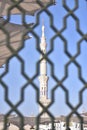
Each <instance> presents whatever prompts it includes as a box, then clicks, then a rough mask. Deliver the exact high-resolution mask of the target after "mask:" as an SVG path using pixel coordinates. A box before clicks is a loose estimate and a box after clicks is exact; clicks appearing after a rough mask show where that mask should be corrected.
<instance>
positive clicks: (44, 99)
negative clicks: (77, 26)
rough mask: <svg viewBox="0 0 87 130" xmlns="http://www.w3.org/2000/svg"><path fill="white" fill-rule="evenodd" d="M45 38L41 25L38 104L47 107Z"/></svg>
mask: <svg viewBox="0 0 87 130" xmlns="http://www.w3.org/2000/svg"><path fill="white" fill-rule="evenodd" d="M46 48H47V44H46V38H45V26H44V24H43V25H42V36H41V43H40V49H41V52H42V54H41V56H40V60H41V62H40V76H39V82H40V102H41V103H42V104H43V105H44V106H47V105H48V104H49V103H50V99H48V79H49V77H48V76H47V61H46V59H45V58H44V57H43V56H44V55H45V54H46ZM41 111H42V108H41V107H39V112H41ZM42 117H44V118H46V117H48V115H47V113H44V114H43V116H42Z"/></svg>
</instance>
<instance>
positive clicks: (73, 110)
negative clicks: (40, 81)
mask: <svg viewBox="0 0 87 130" xmlns="http://www.w3.org/2000/svg"><path fill="white" fill-rule="evenodd" d="M3 2H4V3H5V0H3ZM8 2H9V1H8ZM11 2H12V3H14V4H12V5H11V6H10V7H9V8H8V10H7V19H6V20H5V21H3V22H0V31H1V32H2V33H3V35H4V36H5V37H6V48H7V52H9V53H10V55H8V54H6V52H4V53H5V56H4V57H2V56H1V54H0V60H1V61H2V58H6V61H5V62H4V63H6V65H5V71H3V72H2V73H1V74H0V85H1V86H0V87H2V88H3V90H4V91H3V92H4V102H6V104H8V106H9V107H10V110H9V111H8V112H7V113H6V114H5V119H4V130H6V129H7V122H8V118H9V116H10V115H11V113H12V112H15V113H16V114H17V115H18V116H19V119H20V121H19V122H20V130H23V129H24V128H23V126H24V116H23V114H22V113H21V112H20V110H19V109H18V107H19V106H20V105H21V104H22V103H23V102H24V93H25V90H26V88H27V86H28V85H32V87H33V89H34V91H35V94H36V103H37V104H38V105H40V106H41V107H42V109H43V111H42V112H41V113H40V114H38V115H37V117H36V125H37V128H36V129H37V130H39V124H40V117H41V115H42V114H43V112H46V113H48V115H49V118H50V120H51V122H52V129H54V119H55V116H54V115H53V114H52V113H51V112H50V111H49V108H50V107H51V106H52V105H53V104H54V103H55V93H56V91H57V89H58V88H59V87H60V88H61V89H62V91H63V92H64V95H65V103H66V105H67V107H68V108H70V113H69V114H68V115H67V116H66V126H67V129H68V127H69V122H70V118H71V117H72V115H74V114H75V115H76V116H77V117H78V119H79V121H80V123H81V130H83V118H82V117H81V115H80V114H79V112H78V109H79V108H80V107H81V106H82V104H83V93H84V92H85V91H86V87H87V81H86V78H85V77H84V76H83V75H84V74H83V67H82V64H80V62H78V60H77V58H78V57H79V56H80V55H81V50H82V45H83V41H85V42H87V34H86V33H85V32H84V31H83V29H81V26H80V18H79V17H78V16H77V15H76V11H77V10H78V9H79V8H80V7H79V3H80V2H79V0H73V2H74V4H73V7H72V8H71V6H70V5H69V4H68V0H62V2H61V3H62V5H61V8H63V10H64V11H65V12H66V13H64V16H63V18H62V23H63V25H62V27H61V29H58V28H57V27H56V26H55V24H54V21H55V17H54V15H55V14H53V13H52V12H51V11H50V10H49V9H48V8H49V7H50V6H53V4H56V5H55V6H57V4H58V3H55V1H53V0H50V3H49V4H48V5H47V6H45V7H44V6H43V4H42V2H40V1H39V0H37V4H38V5H39V6H40V7H41V8H43V9H41V10H40V11H38V13H37V14H36V23H35V24H34V25H33V26H32V27H31V26H28V24H27V23H26V20H25V19H26V17H25V14H26V12H25V10H24V9H23V8H22V7H21V6H20V3H22V2H23V0H11ZM57 2H58V1H57ZM85 4H87V3H86V1H85ZM3 5H4V4H2V6H3ZM55 6H54V9H55ZM58 6H59V5H58ZM15 7H16V8H17V9H18V10H20V12H21V16H22V17H21V20H22V23H23V29H25V31H24V33H23V34H21V36H22V38H21V45H20V46H19V47H17V48H15V49H14V46H12V45H11V44H10V42H11V41H10V40H11V39H10V38H11V37H10V32H11V31H7V30H6V28H5V27H6V25H7V24H8V22H9V20H10V15H11V11H12V10H13V9H14V8H15ZM3 8H4V6H3ZM1 12H2V8H1V11H0V14H1ZM43 12H45V13H46V15H47V16H48V17H49V21H50V23H49V26H50V28H51V30H52V31H53V32H54V35H52V36H51V38H50V49H49V51H48V52H47V53H46V54H43V53H42V52H41V50H40V47H39V44H38V43H40V37H39V35H38V33H36V32H35V31H34V29H35V28H36V27H38V26H39V24H40V15H41V14H42V13H43ZM69 18H71V19H72V20H73V21H74V24H75V31H76V33H77V34H78V35H79V39H78V40H76V42H75V43H73V44H75V45H76V48H77V49H76V53H75V54H72V53H71V52H70V51H69V48H68V47H69V45H68V40H69V37H66V35H65V36H64V32H65V31H66V30H67V28H69V29H70V28H71V26H68V19H69ZM84 20H85V19H84ZM72 24H73V23H72ZM31 25H32V24H31ZM9 28H10V26H9ZM71 29H72V28H71ZM21 31H22V30H21ZM28 33H31V34H32V35H33V36H34V38H35V40H36V51H37V52H38V53H39V55H40V54H42V55H43V57H44V58H45V59H46V60H47V62H48V64H49V65H50V68H51V70H50V75H51V78H52V79H53V80H54V81H55V82H56V85H55V86H53V88H52V90H51V102H50V104H49V105H48V106H47V107H46V106H43V104H42V103H41V102H40V101H39V95H40V94H39V88H38V86H37V85H36V84H35V82H34V80H35V79H36V78H37V77H38V76H39V64H40V62H41V60H43V59H41V60H38V62H37V63H36V73H35V74H34V76H32V77H29V76H28V75H27V73H26V72H25V61H24V60H23V58H22V57H21V56H20V55H19V54H18V53H19V52H20V51H21V50H22V49H23V48H24V44H25V43H24V41H25V39H27V34H28ZM72 35H73V34H72ZM13 36H14V39H15V35H13ZM71 37H73V36H71ZM57 38H59V39H60V40H61V41H62V43H63V48H64V52H63V53H64V55H66V57H68V60H67V62H66V63H65V64H64V76H63V77H62V78H58V77H57V76H56V74H55V63H54V62H53V61H52V60H51V58H49V57H50V55H51V54H52V53H53V52H54V51H55V47H54V42H55V39H57ZM73 39H74V37H73ZM18 40H19V39H18ZM32 44H33V43H32ZM32 44H31V46H32ZM4 45H5V42H4V43H3V39H2V41H0V48H1V47H2V46H4ZM70 46H73V45H70ZM86 46H87V45H86ZM3 51H4V49H3ZM14 56H15V57H16V58H17V60H18V61H19V62H20V68H21V75H22V76H23V77H24V78H25V79H26V81H27V82H26V83H25V84H24V85H22V87H21V90H20V93H21V94H20V95H21V96H20V100H19V101H18V102H17V103H16V104H15V105H14V103H13V102H12V101H11V100H10V99H9V96H8V95H9V86H8V85H7V84H6V83H5V81H4V80H3V79H4V77H5V76H6V75H7V74H8V73H9V71H10V70H9V64H10V61H11V59H12V58H13V57H14ZM85 58H86V57H84V59H85ZM85 60H86V59H85ZM1 61H0V62H1ZM71 64H73V65H74V66H75V67H76V69H77V71H76V72H75V73H77V77H78V80H79V82H81V83H82V86H83V87H81V89H80V90H79V91H78V94H77V95H78V103H77V105H75V106H74V105H73V104H72V103H71V102H70V93H69V90H68V88H67V87H66V85H64V82H65V81H66V80H67V79H68V77H69V70H70V69H69V67H70V65H71ZM0 65H1V64H0ZM0 69H3V64H2V66H1V68H0ZM71 69H72V68H71ZM72 71H73V70H72ZM49 82H50V81H49ZM48 88H49V87H48ZM74 91H75V88H74Z"/></svg>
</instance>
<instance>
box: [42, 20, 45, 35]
mask: <svg viewBox="0 0 87 130" xmlns="http://www.w3.org/2000/svg"><path fill="white" fill-rule="evenodd" d="M44 36H45V26H44V20H42V37H44Z"/></svg>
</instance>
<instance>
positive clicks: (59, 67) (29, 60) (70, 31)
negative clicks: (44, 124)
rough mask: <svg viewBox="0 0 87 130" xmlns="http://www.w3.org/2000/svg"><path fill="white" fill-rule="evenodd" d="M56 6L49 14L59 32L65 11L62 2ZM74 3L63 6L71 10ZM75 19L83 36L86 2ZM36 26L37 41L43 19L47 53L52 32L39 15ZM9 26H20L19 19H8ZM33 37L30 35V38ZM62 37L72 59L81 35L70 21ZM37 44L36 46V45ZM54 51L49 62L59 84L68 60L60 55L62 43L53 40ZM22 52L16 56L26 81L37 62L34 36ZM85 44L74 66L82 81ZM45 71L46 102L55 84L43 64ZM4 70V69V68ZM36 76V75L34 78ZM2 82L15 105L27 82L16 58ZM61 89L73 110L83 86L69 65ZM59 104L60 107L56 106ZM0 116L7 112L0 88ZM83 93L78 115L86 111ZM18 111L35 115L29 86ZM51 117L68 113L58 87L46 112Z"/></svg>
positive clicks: (28, 19) (82, 0)
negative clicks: (20, 59) (79, 68)
mask: <svg viewBox="0 0 87 130" xmlns="http://www.w3.org/2000/svg"><path fill="white" fill-rule="evenodd" d="M56 2H57V3H56V5H53V6H52V7H50V8H49V11H50V12H51V14H52V15H53V17H54V26H55V27H56V28H57V29H58V30H60V29H62V28H63V17H64V16H65V15H67V13H68V12H67V11H66V10H65V9H64V8H63V6H62V1H61V0H57V1H56ZM74 2H75V1H74V0H73V1H71V0H67V5H68V6H69V7H70V8H71V9H72V8H73V7H74V4H75V3H74ZM75 14H76V16H77V17H78V18H79V20H80V29H81V30H82V31H83V33H87V1H86V0H79V8H78V9H77V10H76V11H75ZM39 18H40V24H39V26H37V27H36V28H35V29H34V31H35V33H36V34H37V35H38V36H39V37H41V26H42V21H43V19H44V24H45V35H46V42H47V51H49V50H50V39H51V38H52V37H53V36H55V34H56V33H55V32H54V31H53V30H52V28H50V18H49V16H48V15H47V14H46V13H45V12H43V13H42V14H40V16H39ZM11 22H14V23H19V24H21V16H19V15H18V16H11ZM26 22H27V23H30V22H34V23H36V16H26ZM30 35H32V36H33V34H30ZM62 35H63V36H64V37H65V38H66V40H67V45H68V46H67V47H68V52H69V53H70V54H71V55H72V56H74V55H75V54H76V53H77V42H78V41H79V40H80V39H81V35H80V34H79V33H78V32H77V31H76V22H75V20H74V19H73V18H72V17H68V18H67V28H66V29H65V30H64V31H63V33H62ZM38 44H39V43H38ZM53 44H54V51H53V52H52V53H51V54H50V55H49V59H50V60H51V61H52V62H53V63H54V65H55V69H54V73H55V76H56V77H57V78H58V79H59V80H61V79H62V78H63V77H64V71H65V70H64V65H65V64H66V63H67V62H68V61H69V57H68V56H67V55H66V54H65V53H64V43H63V41H62V40H61V39H60V38H59V37H57V38H56V39H55V40H54V43H53ZM24 45H25V46H24V48H23V49H22V50H21V51H20V52H19V53H18V55H19V56H21V58H22V59H23V60H24V62H25V72H26V74H27V75H28V76H29V77H32V76H34V75H35V73H36V62H37V61H38V60H39V58H40V54H39V52H38V51H37V50H36V40H35V38H34V36H33V37H32V39H30V40H27V41H26V42H25V44H24ZM86 57H87V43H86V41H83V42H82V43H81V54H80V55H79V56H78V57H77V58H76V60H77V61H78V63H79V64H80V65H81V67H82V77H83V78H84V79H85V80H86V81H87V59H86ZM47 65H48V66H47V70H48V76H49V81H48V90H49V91H48V92H49V98H51V93H50V92H51V90H52V88H53V87H54V86H55V85H56V82H55V81H54V79H53V78H52V76H51V66H50V64H49V63H48V64H47ZM4 66H5V65H4ZM4 71H5V68H1V69H0V73H3V72H4ZM38 76H39V75H38ZM3 81H4V82H5V83H6V85H7V86H8V88H9V100H10V101H12V103H13V104H16V103H17V102H18V101H19V100H20V89H21V88H22V86H23V85H24V84H25V83H26V82H27V81H26V79H25V78H24V77H23V76H22V75H21V64H20V62H19V61H18V59H17V58H16V57H13V58H12V59H11V60H10V61H9V73H7V74H6V75H5V76H4V78H3ZM34 83H35V84H36V85H37V86H38V87H39V80H38V77H37V78H36V79H35V80H34ZM63 85H64V86H65V87H66V89H68V91H69V101H70V103H71V104H72V105H73V106H74V107H75V106H76V105H77V104H78V102H79V97H78V92H79V91H80V90H81V89H82V87H83V86H84V85H83V83H82V82H81V81H80V80H79V78H78V68H77V67H76V66H75V65H74V64H73V63H72V64H70V65H69V67H68V78H67V79H66V80H65V81H64V82H63ZM60 102H61V103H60ZM0 104H2V105H0V113H7V112H8V111H9V110H10V109H11V108H10V107H9V106H8V105H7V104H6V103H5V101H4V89H3V87H2V86H1V85H0ZM86 106H87V90H86V91H85V92H84V94H83V104H82V106H81V107H80V108H79V109H78V111H80V112H81V111H82V109H83V107H84V108H85V109H86V110H87V107H86ZM18 110H19V111H20V112H21V113H22V114H23V115H27V116H28V115H31V114H34V115H37V113H38V104H37V103H36V94H35V90H34V89H33V87H32V86H31V85H28V86H27V88H26V89H25V95H24V102H23V103H22V104H21V105H20V106H19V107H18ZM49 110H50V111H51V112H52V114H54V115H56V116H57V115H67V114H69V113H70V112H71V110H70V108H69V107H68V106H67V105H66V101H65V93H64V91H63V90H62V89H61V86H60V87H58V89H57V90H56V92H55V102H54V104H53V105H52V106H51V107H50V109H49Z"/></svg>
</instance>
